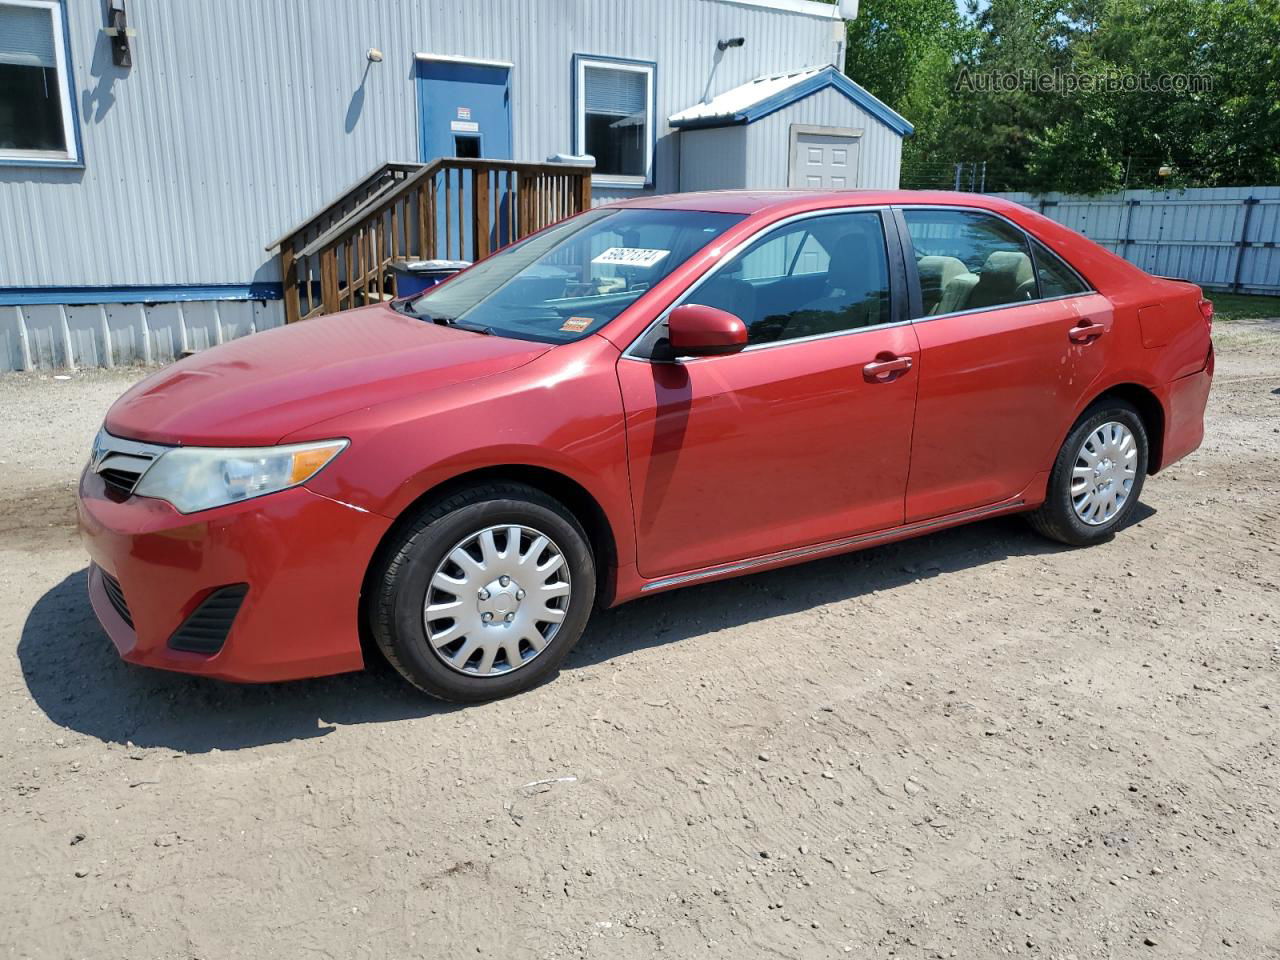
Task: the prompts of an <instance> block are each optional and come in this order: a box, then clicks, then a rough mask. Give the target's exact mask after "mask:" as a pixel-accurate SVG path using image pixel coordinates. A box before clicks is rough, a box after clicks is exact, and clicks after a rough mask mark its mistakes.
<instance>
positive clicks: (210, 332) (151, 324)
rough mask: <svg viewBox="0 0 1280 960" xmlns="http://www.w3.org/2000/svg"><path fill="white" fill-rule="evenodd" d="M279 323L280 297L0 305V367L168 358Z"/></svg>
mask: <svg viewBox="0 0 1280 960" xmlns="http://www.w3.org/2000/svg"><path fill="white" fill-rule="evenodd" d="M283 324H284V305H283V303H282V302H281V301H279V300H193V301H189V302H186V303H146V304H143V303H108V304H91V305H88V306H79V305H77V306H58V305H38V306H22V307H14V306H3V307H0V371H3V370H41V369H56V368H59V367H66V368H75V367H118V366H124V365H127V364H139V363H169V362H171V361H173V360H176V359H178V358H179V357H181V356H182V355H183V354H184V353H186V352H187V351H190V350H203V349H204V348H205V347H211V346H215V345H216V344H219V343H225V342H226V341H227V340H233V339H235V338H236V337H242V336H244V335H245V334H248V333H254V332H255V331H258V330H269V329H270V328H272V327H279V326H281V325H283Z"/></svg>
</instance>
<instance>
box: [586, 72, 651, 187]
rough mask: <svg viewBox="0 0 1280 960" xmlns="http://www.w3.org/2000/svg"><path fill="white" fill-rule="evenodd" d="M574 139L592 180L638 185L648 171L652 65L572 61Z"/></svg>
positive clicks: (646, 176)
mask: <svg viewBox="0 0 1280 960" xmlns="http://www.w3.org/2000/svg"><path fill="white" fill-rule="evenodd" d="M575 71H576V74H577V85H576V86H577V102H576V105H575V110H576V122H577V130H576V139H577V144H578V147H577V149H578V152H579V153H588V154H590V155H591V156H593V157H594V158H595V161H596V167H595V174H594V179H595V180H596V181H597V182H602V183H606V184H608V183H615V184H620V185H628V186H643V185H645V184H647V183H649V182H650V181H651V179H652V177H651V174H652V168H653V130H654V127H653V111H654V106H653V105H654V93H653V79H654V78H653V71H654V68H653V65H652V64H647V63H641V62H632V61H614V60H593V59H591V58H589V57H577V58H576V59H575Z"/></svg>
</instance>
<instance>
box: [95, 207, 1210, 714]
mask: <svg viewBox="0 0 1280 960" xmlns="http://www.w3.org/2000/svg"><path fill="white" fill-rule="evenodd" d="M1211 320H1212V306H1211V304H1210V303H1209V302H1208V301H1207V300H1205V299H1203V297H1202V295H1201V291H1200V289H1199V288H1198V287H1196V286H1194V285H1192V284H1188V283H1183V282H1180V281H1176V280H1166V279H1159V278H1156V277H1152V276H1149V275H1147V274H1145V273H1143V272H1142V271H1141V270H1139V269H1138V268H1137V267H1134V266H1132V265H1131V264H1129V263H1126V262H1125V261H1124V260H1121V259H1120V258H1119V257H1116V256H1114V255H1112V254H1110V253H1108V252H1107V251H1105V250H1103V249H1102V248H1100V247H1098V246H1096V245H1095V244H1093V243H1091V242H1090V241H1089V240H1087V239H1085V238H1084V237H1081V236H1080V235H1078V234H1076V233H1073V232H1072V231H1070V230H1068V229H1067V228H1065V227H1062V226H1059V225H1058V224H1056V223H1054V222H1052V221H1050V220H1047V219H1045V218H1044V217H1041V216H1038V215H1037V214H1035V213H1033V212H1031V211H1029V210H1027V209H1024V208H1023V207H1020V206H1016V205H1014V204H1011V203H1007V202H1003V201H1000V200H996V199H992V198H988V197H982V196H976V195H969V194H963V195H961V194H944V193H937V194H930V193H908V192H859V193H826V192H824V193H736V192H728V193H707V194H683V195H676V196H670V197H653V198H646V199H643V200H638V201H632V202H628V203H622V204H615V205H609V206H604V207H598V208H596V209H594V210H591V211H589V212H587V213H584V214H581V215H580V216H577V217H575V218H573V219H570V220H567V221H564V222H562V223H560V224H557V225H556V226H553V227H551V228H549V229H547V230H544V231H543V232H541V233H539V234H537V235H535V236H533V237H530V238H528V239H526V240H524V241H522V242H520V243H518V244H515V245H513V246H511V247H509V248H507V249H506V250H504V251H502V252H500V253H498V254H496V255H495V256H493V257H491V258H489V259H488V260H485V261H483V262H482V263H479V264H477V265H476V266H474V267H472V268H471V269H469V270H467V271H465V272H464V273H462V274H460V275H458V276H457V277H456V278H454V279H452V280H450V281H449V282H448V283H445V284H442V285H440V286H438V287H436V288H434V289H432V290H430V291H428V292H427V293H425V294H424V295H422V296H419V297H417V298H415V299H411V300H402V301H397V302H394V303H390V304H385V305H378V306H371V307H366V308H363V309H359V310H354V311H350V312H347V313H344V314H339V315H336V316H331V317H326V318H324V319H320V320H313V321H309V322H307V323H304V324H298V325H295V326H291V327H288V328H285V329H279V330H273V331H270V332H267V333H261V334H256V335H254V336H252V337H248V338H245V339H241V340H236V341H234V342H233V343H229V344H226V345H224V346H220V347H217V348H216V349H212V350H208V351H205V352H202V353H200V354H198V355H196V356H194V357H190V358H188V359H185V360H182V361H180V362H178V363H175V364H173V365H172V366H170V367H168V368H166V369H165V370H163V371H161V372H159V373H157V374H155V375H153V376H151V377H149V378H148V379H147V380H144V381H143V382H141V383H139V384H138V385H137V386H135V387H134V388H133V389H132V390H130V391H129V392H128V393H127V394H125V395H124V396H123V397H122V398H121V399H120V400H119V401H117V403H116V404H115V405H114V406H113V407H112V408H111V411H110V413H109V414H108V415H107V419H106V423H105V424H104V426H103V429H102V431H101V432H100V433H99V435H98V438H97V440H96V442H95V445H94V449H93V455H92V459H91V460H90V463H89V465H88V466H87V468H86V469H85V471H84V475H83V477H82V479H81V483H80V522H81V526H82V529H83V533H84V539H85V543H86V544H87V546H88V550H89V553H90V554H91V556H92V558H93V564H92V568H91V571H90V579H89V589H90V594H91V597H92V602H93V607H94V610H95V611H96V612H97V615H98V617H99V618H100V620H101V621H102V623H103V625H104V626H105V628H106V630H107V632H108V633H109V634H110V635H111V638H112V640H113V641H114V642H115V644H116V646H117V647H118V648H119V651H120V653H121V655H122V656H123V657H124V658H125V659H126V660H129V661H131V662H134V663H139V664H145V665H147V666H153V667H162V668H166V669H171V670H181V671H185V672H188V673H195V674H203V675H206V676H212V677H221V678H225V679H231V680H245V681H265V680H283V679H289V678H296V677H308V676H315V675H319V674H327V673H337V672H340V671H345V670H355V669H359V668H360V667H361V666H362V665H363V660H362V654H361V649H362V648H361V642H360V639H361V634H362V633H365V632H367V636H369V637H371V638H372V639H373V640H374V641H376V643H377V645H378V647H380V648H381V650H382V651H383V653H385V655H386V656H387V658H388V659H389V660H390V661H391V662H392V663H393V664H394V665H395V666H396V667H397V668H398V669H399V670H400V672H401V673H403V674H404V676H405V677H406V678H408V679H409V680H410V681H411V682H412V683H414V684H416V685H417V686H418V687H420V688H421V689H423V690H425V691H427V692H428V693H431V694H435V695H436V696H439V697H444V698H447V699H450V700H458V701H472V700H484V699H489V698H493V697H501V696H506V695H508V694H511V693H514V692H516V691H519V690H523V689H525V688H527V687H529V686H531V685H533V684H536V683H538V682H539V681H541V680H543V679H545V678H546V677H548V676H549V675H551V674H553V673H554V672H555V671H556V669H557V667H558V666H559V664H560V663H561V661H563V659H564V657H565V655H566V654H567V653H568V652H569V649H570V648H571V647H572V646H573V644H574V642H575V641H577V639H578V637H579V636H580V635H581V634H582V631H583V628H584V627H585V626H586V623H587V619H588V617H589V616H590V614H591V611H592V609H593V607H595V606H596V605H600V606H610V605H613V604H618V603H622V602H624V601H626V600H630V599H633V598H635V597H638V596H640V595H642V594H645V593H653V592H656V591H660V590H666V589H670V588H673V587H678V586H683V585H685V584H694V583H704V582H707V581H710V580H717V579H721V578H724V577H731V576H735V575H738V574H742V573H748V572H754V571H758V570H766V569H769V568H772V567H778V566H782V565H785V564H791V563H797V562H800V561H804V560H808V559H811V558H815V557H821V556H826V555H829V554H835V553H841V552H844V551H849V550H857V549H860V548H862V547H867V546H871V545H874V544H881V543H885V542H888V541H892V540H899V539H902V538H905V537H912V536H916V535H918V534H923V533H928V532H931V531H934V530H938V529H941V528H943V527H949V526H953V525H955V524H960V523H965V522H968V521H970V520H976V519H978V518H981V517H991V516H995V515H997V514H1004V513H1015V512H1025V513H1026V514H1027V516H1028V518H1029V519H1030V521H1031V524H1032V526H1034V527H1035V529H1036V530H1038V531H1039V532H1040V533H1042V534H1044V535H1046V536H1049V537H1052V538H1054V539H1056V540H1059V541H1062V542H1064V543H1068V544H1073V545H1080V546H1083V545H1087V544H1093V543H1097V542H1099V541H1102V540H1105V539H1107V538H1108V537H1110V536H1111V535H1112V534H1114V533H1115V531H1116V530H1118V529H1119V528H1121V527H1123V526H1124V524H1125V521H1126V519H1127V518H1128V517H1129V516H1130V514H1131V513H1132V511H1133V509H1134V506H1135V504H1136V502H1137V500H1138V497H1139V494H1140V493H1141V491H1142V484H1143V480H1144V478H1145V477H1146V475H1147V474H1149V473H1155V472H1157V471H1158V470H1160V469H1162V468H1164V467H1167V466H1168V465H1169V464H1171V463H1173V462H1174V461H1176V460H1177V459H1179V458H1180V457H1184V456H1186V455H1187V454H1188V453H1190V452H1191V451H1192V450H1194V449H1195V448H1196V447H1197V446H1198V445H1199V443H1200V440H1201V437H1202V434H1203V414H1204V409H1205V401H1206V399H1207V397H1208V393H1209V384H1210V379H1211V377H1212V375H1213V348H1212V345H1211V341H1210V324H1211Z"/></svg>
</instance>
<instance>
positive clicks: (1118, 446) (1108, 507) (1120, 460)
mask: <svg viewBox="0 0 1280 960" xmlns="http://www.w3.org/2000/svg"><path fill="white" fill-rule="evenodd" d="M1147 452H1148V451H1147V431H1146V427H1145V426H1144V424H1143V422H1142V417H1141V416H1140V415H1139V413H1138V411H1137V410H1136V409H1134V408H1133V407H1132V406H1130V405H1129V404H1128V403H1125V402H1124V401H1123V400H1103V401H1101V402H1099V403H1096V404H1094V405H1093V406H1092V407H1090V408H1089V409H1088V410H1086V411H1085V412H1084V414H1083V415H1082V416H1081V418H1080V419H1079V420H1078V421H1076V425H1075V426H1074V427H1073V428H1072V429H1071V432H1070V433H1069V434H1068V435H1067V439H1066V442H1064V443H1063V445H1062V449H1061V450H1060V451H1059V452H1058V458H1057V460H1055V461H1054V465H1053V472H1052V473H1051V474H1050V477H1049V489H1048V496H1047V497H1046V499H1045V502H1044V503H1043V504H1042V505H1041V506H1040V507H1039V509H1037V510H1036V511H1034V512H1033V513H1031V514H1029V515H1028V519H1030V521H1031V525H1032V526H1033V527H1035V529H1036V530H1037V531H1038V532H1039V533H1041V534H1043V535H1044V536H1046V537H1049V538H1050V539H1052V540H1058V541H1060V542H1062V543H1066V544H1070V545H1072V546H1077V547H1083V546H1089V545H1091V544H1094V543H1100V542H1102V541H1104V540H1108V539H1110V538H1111V537H1112V536H1113V535H1114V534H1115V532H1116V530H1117V529H1119V528H1120V527H1121V526H1123V525H1124V523H1125V521H1126V520H1127V519H1128V518H1129V516H1130V514H1131V513H1132V512H1133V510H1134V508H1135V507H1136V506H1137V503H1138V496H1139V495H1140V494H1141V493H1142V483H1143V480H1144V479H1145V478H1146V474H1147Z"/></svg>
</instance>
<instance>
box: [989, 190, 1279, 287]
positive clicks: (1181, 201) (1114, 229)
mask: <svg viewBox="0 0 1280 960" xmlns="http://www.w3.org/2000/svg"><path fill="white" fill-rule="evenodd" d="M996 196H1000V197H1004V198H1006V199H1008V200H1013V201H1014V202H1016V203H1020V204H1022V205H1023V206H1025V207H1030V208H1031V209H1033V210H1038V211H1040V212H1041V213H1043V214H1044V215H1045V216H1046V217H1050V218H1051V219H1053V220H1056V221H1058V222H1059V223H1061V224H1063V225H1064V226H1068V227H1070V228H1071V229H1072V230H1078V231H1079V232H1080V233H1083V234H1084V235H1085V236H1086V237H1088V238H1089V239H1091V240H1093V241H1094V242H1095V243H1098V244H1101V245H1102V246H1104V247H1106V248H1107V249H1108V250H1110V251H1112V252H1113V253H1117V254H1119V255H1120V256H1122V257H1124V258H1125V259H1126V260H1128V261H1129V262H1130V263H1133V264H1136V265H1137V266H1139V267H1141V268H1142V269H1143V270H1146V271H1147V272H1148V273H1153V274H1157V275H1159V276H1166V277H1181V278H1183V279H1184V280H1191V281H1194V282H1195V283H1198V284H1200V285H1201V286H1202V287H1211V288H1215V289H1219V290H1230V291H1232V292H1239V293H1270V294H1280V187H1203V188H1195V189H1190V190H1169V191H1162V190H1126V191H1125V192H1124V193H1116V194H1103V195H1101V196H1096V197H1082V196H1072V195H1070V194H1065V193H1047V194H1044V195H1043V196H1035V195H1033V194H1030V193H1000V194H996Z"/></svg>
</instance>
